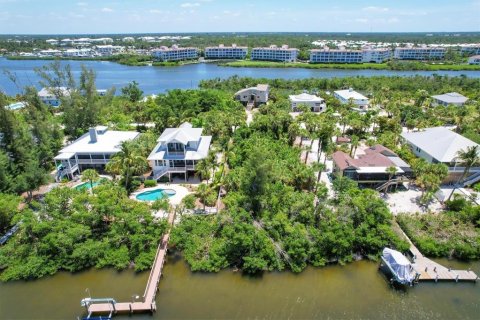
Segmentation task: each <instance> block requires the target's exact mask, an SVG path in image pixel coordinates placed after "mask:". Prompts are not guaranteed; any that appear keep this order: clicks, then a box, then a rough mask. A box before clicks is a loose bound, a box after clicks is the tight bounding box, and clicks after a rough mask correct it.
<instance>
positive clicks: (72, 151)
mask: <svg viewBox="0 0 480 320" xmlns="http://www.w3.org/2000/svg"><path fill="white" fill-rule="evenodd" d="M139 135H140V133H138V132H135V131H114V130H108V128H107V127H105V126H97V127H95V128H90V129H89V131H88V132H87V133H85V134H84V135H82V136H81V137H80V138H78V139H77V140H75V141H73V142H72V143H71V144H69V145H67V146H65V147H64V148H63V149H61V150H60V152H59V154H58V155H57V156H56V157H55V158H54V160H55V164H56V166H57V177H56V178H57V181H59V180H61V179H62V178H63V177H65V176H67V177H70V178H72V177H73V175H74V174H75V173H76V172H78V173H81V172H82V170H85V169H97V170H103V169H105V165H106V164H107V163H108V162H109V161H110V159H111V158H112V157H113V156H114V155H115V154H116V153H118V152H119V151H120V146H121V144H122V142H124V141H130V140H134V139H136V138H137V137H138V136H139Z"/></svg>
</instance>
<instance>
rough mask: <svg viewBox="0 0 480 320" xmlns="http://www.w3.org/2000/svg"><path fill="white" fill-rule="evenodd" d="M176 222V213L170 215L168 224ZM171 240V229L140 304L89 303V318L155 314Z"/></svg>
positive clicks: (164, 237)
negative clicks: (119, 314)
mask: <svg viewBox="0 0 480 320" xmlns="http://www.w3.org/2000/svg"><path fill="white" fill-rule="evenodd" d="M174 220H175V211H172V212H170V213H169V215H168V224H169V226H170V227H171V226H173V222H174ZM169 239H170V229H169V230H168V231H167V233H166V234H164V235H163V237H162V239H161V241H160V243H159V245H158V248H157V254H156V256H155V261H154V262H153V266H152V270H151V271H150V276H149V277H148V282H147V286H146V288H145V292H144V294H143V299H142V301H138V302H115V303H89V304H88V305H87V307H86V308H87V313H88V316H89V317H90V316H93V315H100V314H102V315H103V314H116V313H144V312H154V311H156V309H157V306H156V304H155V296H156V294H157V290H158V283H159V281H160V278H161V277H162V270H163V265H164V264H165V259H166V255H167V245H168V240H169Z"/></svg>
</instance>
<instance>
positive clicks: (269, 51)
mask: <svg viewBox="0 0 480 320" xmlns="http://www.w3.org/2000/svg"><path fill="white" fill-rule="evenodd" d="M298 51H299V50H298V49H296V48H289V47H288V46H287V45H283V46H281V47H278V46H276V45H271V46H270V47H263V48H253V49H252V52H251V56H250V59H252V60H265V61H282V62H295V61H297V56H298Z"/></svg>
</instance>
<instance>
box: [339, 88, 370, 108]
mask: <svg viewBox="0 0 480 320" xmlns="http://www.w3.org/2000/svg"><path fill="white" fill-rule="evenodd" d="M333 96H334V97H335V98H337V99H338V100H339V101H340V102H341V103H342V104H348V103H350V102H352V103H353V104H354V105H355V106H356V107H357V108H358V109H360V110H366V109H367V108H368V98H367V97H365V96H364V95H363V94H361V93H358V92H357V91H355V90H353V89H352V88H350V89H346V90H337V91H334V92H333Z"/></svg>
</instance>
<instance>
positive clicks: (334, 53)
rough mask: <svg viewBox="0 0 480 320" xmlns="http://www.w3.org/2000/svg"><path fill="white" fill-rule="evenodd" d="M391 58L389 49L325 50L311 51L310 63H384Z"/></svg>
mask: <svg viewBox="0 0 480 320" xmlns="http://www.w3.org/2000/svg"><path fill="white" fill-rule="evenodd" d="M391 56H392V52H391V50H390V49H387V48H379V49H371V48H364V49H362V50H347V49H329V48H324V49H313V50H310V62H312V63H361V62H375V63H382V62H384V61H386V60H388V59H390V57H391Z"/></svg>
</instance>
